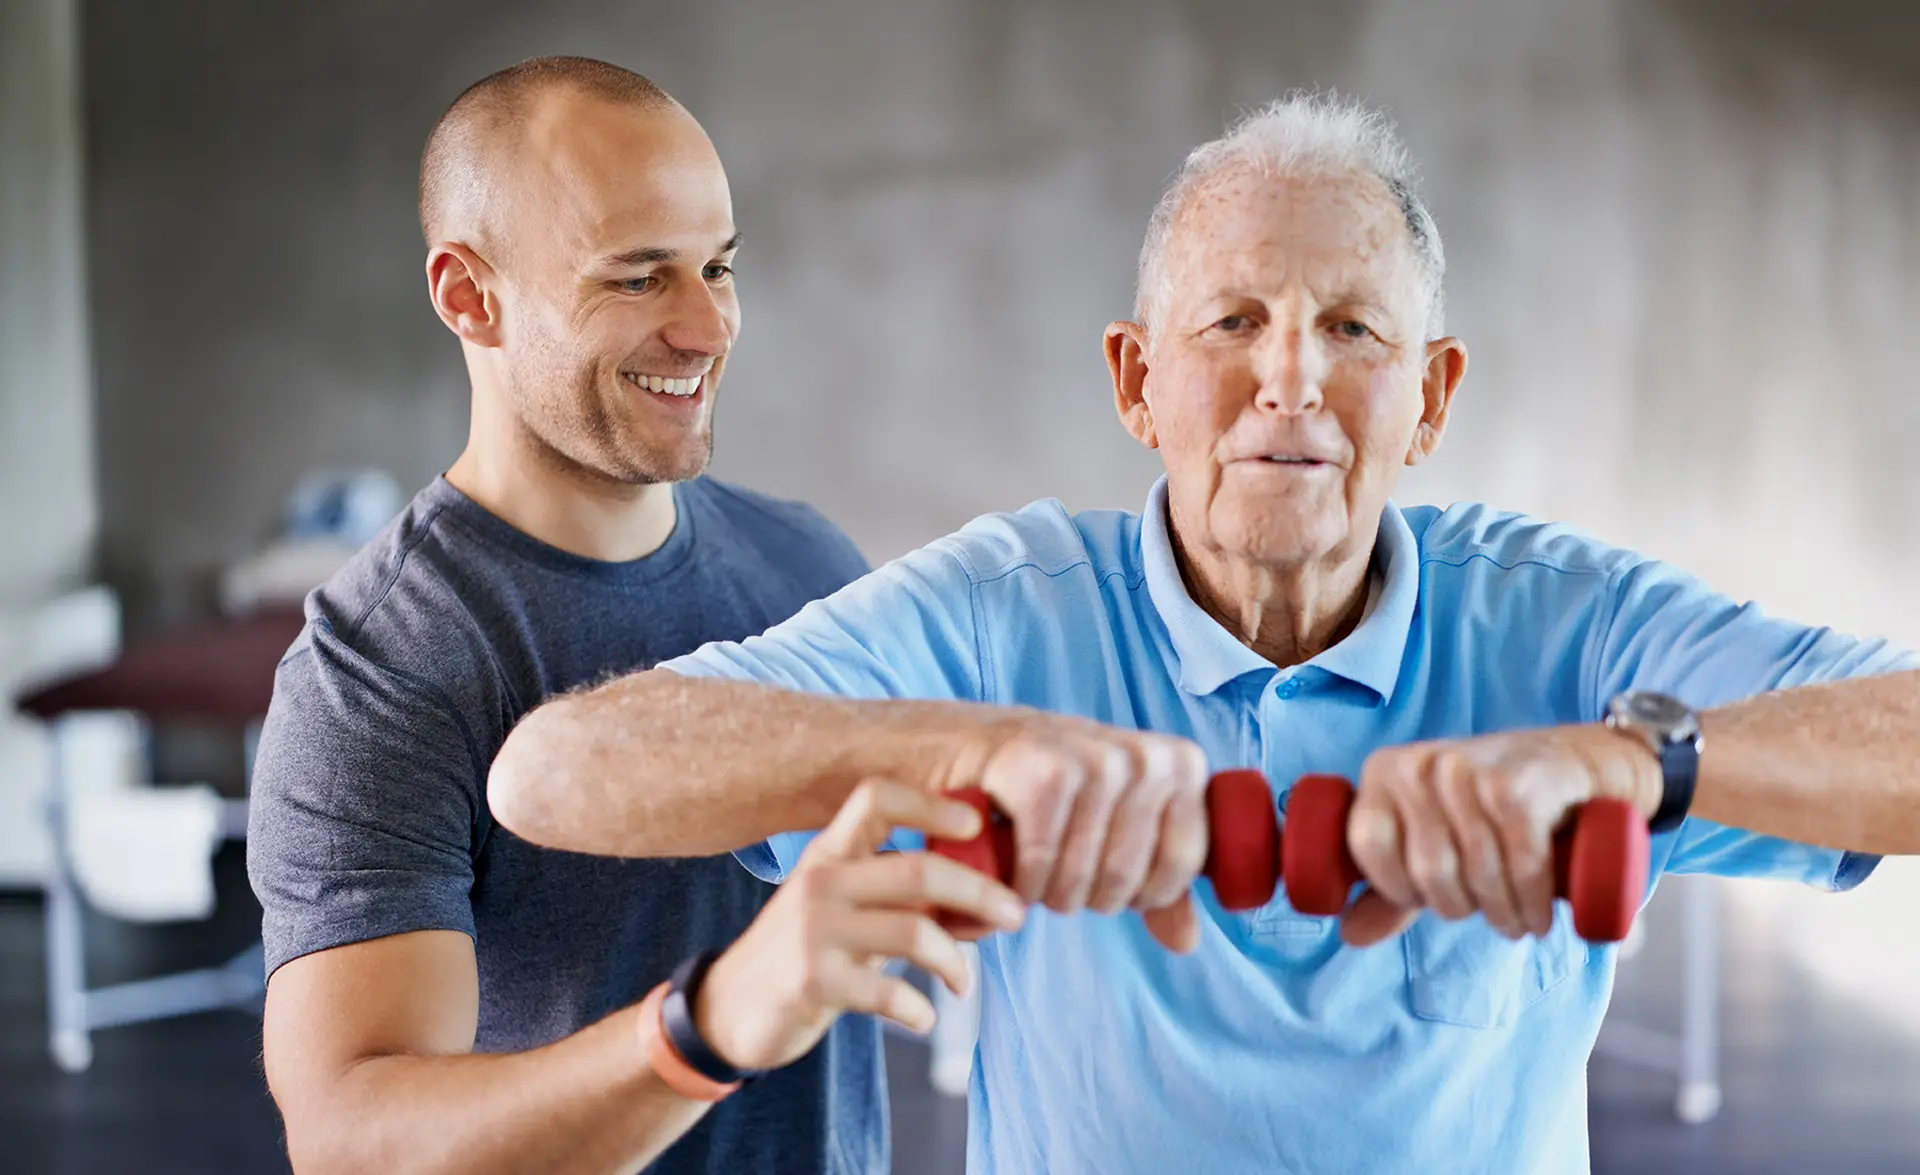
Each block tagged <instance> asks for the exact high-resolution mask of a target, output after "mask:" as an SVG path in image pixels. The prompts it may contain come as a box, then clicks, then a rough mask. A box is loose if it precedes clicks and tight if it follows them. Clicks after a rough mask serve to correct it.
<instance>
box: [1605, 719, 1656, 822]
mask: <svg viewBox="0 0 1920 1175" xmlns="http://www.w3.org/2000/svg"><path fill="white" fill-rule="evenodd" d="M1594 729H1595V730H1597V731H1600V732H1601V736H1602V737H1603V738H1604V739H1605V740H1606V741H1607V742H1608V743H1610V744H1611V745H1612V746H1613V747H1614V748H1615V749H1616V751H1617V752H1618V753H1617V754H1615V755H1612V756H1609V758H1610V759H1611V760H1612V761H1613V762H1614V764H1615V766H1614V767H1613V768H1612V770H1610V771H1607V772H1603V774H1602V779H1601V784H1600V794H1602V795H1607V796H1616V797H1618V798H1621V799H1624V800H1626V801H1627V802H1628V803H1630V804H1632V805H1633V807H1634V810H1635V811H1637V812H1639V813H1640V815H1642V816H1644V817H1646V818H1648V819H1652V817H1653V814H1654V813H1655V812H1657V811H1659V810H1660V801H1661V800H1662V798H1664V797H1665V795H1666V780H1665V778H1664V776H1663V775H1662V773H1661V770H1660V753H1659V752H1658V751H1656V750H1654V749H1653V748H1652V747H1651V746H1649V745H1648V744H1647V740H1646V739H1644V738H1642V737H1640V736H1639V735H1637V734H1635V733H1634V732H1632V731H1630V730H1621V729H1619V728H1617V727H1613V726H1608V725H1606V724H1605V723H1600V724H1598V725H1596V726H1595V727H1594Z"/></svg>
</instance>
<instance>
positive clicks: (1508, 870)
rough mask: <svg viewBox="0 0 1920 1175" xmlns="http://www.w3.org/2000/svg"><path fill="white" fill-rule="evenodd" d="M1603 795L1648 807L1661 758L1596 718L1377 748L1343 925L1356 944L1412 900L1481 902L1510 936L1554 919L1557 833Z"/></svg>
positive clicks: (1455, 909) (1442, 909) (1465, 910)
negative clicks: (1589, 722) (1362, 881)
mask: <svg viewBox="0 0 1920 1175" xmlns="http://www.w3.org/2000/svg"><path fill="white" fill-rule="evenodd" d="M1600 797H1614V798H1619V799H1624V800H1627V801H1629V802H1631V803H1632V804H1633V805H1634V806H1635V807H1636V808H1638V809H1639V810H1640V811H1641V812H1642V813H1643V814H1648V815H1650V814H1652V812H1653V811H1654V809H1655V808H1656V807H1658V806H1659V802H1660V764H1659V762H1658V761H1657V760H1656V759H1655V758H1654V757H1653V755H1652V754H1651V753H1649V751H1648V750H1647V747H1646V745H1645V744H1644V743H1642V742H1639V741H1638V740H1636V739H1634V738H1632V737H1630V736H1626V735H1622V734H1619V733H1617V732H1615V731H1612V730H1609V729H1607V728H1606V727H1604V726H1598V725H1594V726H1555V727H1546V728H1543V729H1538V730H1523V731H1515V732H1512V733H1507V734H1492V735H1484V736H1481V737H1478V738H1464V739H1446V740H1441V741H1436V742H1425V743H1410V744H1407V745H1405V746H1399V747H1388V748H1385V749H1382V750H1379V751H1376V752H1374V753H1373V755H1371V756H1370V757H1369V758H1368V759H1367V762H1366V765H1365V766H1364V767H1363V768H1362V769H1361V773H1360V794H1359V796H1358V798H1357V799H1356V800H1355V801H1354V806H1353V814H1352V816H1351V817H1350V818H1349V820H1348V823H1347V843H1348V846H1349V848H1351V850H1352V852H1353V858H1354V860H1355V862H1357V863H1358V864H1359V866H1360V869H1361V872H1363V873H1364V874H1365V875H1366V878H1367V882H1368V888H1367V889H1366V891H1365V892H1364V893H1363V894H1362V896H1361V897H1360V898H1359V899H1358V900H1356V902H1355V903H1354V906H1353V908H1352V909H1351V910H1349V911H1348V912H1347V916H1346V919H1345V921H1344V923H1343V925H1342V927H1341V933H1342V936H1343V937H1344V938H1345V939H1346V941H1347V942H1349V943H1352V944H1354V945H1356V946H1364V945H1368V944H1371V943H1376V942H1379V941H1381V940H1383V939H1386V938H1390V937H1392V936H1393V935H1395V934H1398V933H1400V932H1401V931H1402V930H1405V929H1406V928H1407V926H1408V925H1409V924H1410V923H1411V922H1412V921H1413V919H1414V917H1415V916H1416V915H1417V914H1418V912H1419V910H1420V909H1421V908H1423V907H1424V908H1427V909H1432V910H1434V911H1436V912H1438V913H1439V914H1440V915H1441V916H1442V917H1444V918H1465V917H1467V916H1469V915H1471V914H1473V913H1474V912H1476V911H1478V912H1480V913H1483V914H1485V915H1486V918H1487V921H1488V922H1489V923H1491V924H1492V925H1493V926H1494V928H1495V929H1497V930H1499V931H1500V932H1501V933H1502V934H1504V935H1507V936H1508V937H1510V938H1518V937H1520V936H1521V935H1523V934H1528V933H1532V934H1545V933H1547V931H1548V930H1549V929H1551V928H1552V925H1553V897H1554V875H1553V869H1554V861H1553V837H1554V832H1555V830H1556V829H1557V828H1558V827H1559V826H1560V825H1561V824H1562V822H1564V821H1565V820H1566V819H1567V817H1568V815H1569V814H1570V813H1571V812H1572V811H1573V810H1574V808H1576V807H1577V806H1578V805H1580V804H1582V803H1585V802H1586V801H1588V800H1591V799H1596V798H1600Z"/></svg>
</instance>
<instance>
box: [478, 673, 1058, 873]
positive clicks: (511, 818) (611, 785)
mask: <svg viewBox="0 0 1920 1175" xmlns="http://www.w3.org/2000/svg"><path fill="white" fill-rule="evenodd" d="M1018 713H1020V712H1019V711H1015V710H1011V709H1002V708H998V707H990V706H981V705H974V704H971V703H961V702H906V701H850V700H847V699H843V698H830V697H822V696H819V695H814V694H803V693H796V692H793V691H789V690H780V689H773V688H770V687H767V686H761V685H754V684H750V683H745V682H734V681H717V680H711V679H704V678H694V677H686V676H683V675H681V674H677V673H674V672H672V671H671V670H664V669H653V670H648V671H646V672H643V673H636V674H633V675H631V676H628V677H624V678H621V679H619V680H617V681H614V682H610V683H608V684H607V685H604V686H601V687H599V688H598V689H594V690H590V691H587V692H584V693H578V694H570V695H567V696H564V697H560V698H556V699H554V700H552V701H549V702H548V703H546V704H545V705H543V706H541V707H540V708H539V709H537V710H535V711H533V713H531V714H529V715H528V716H527V717H526V718H525V719H523V720H522V721H521V722H520V724H519V725H518V726H516V727H514V729H513V732H512V734H511V735H509V736H508V738H507V741H506V744H505V745H504V746H503V747H502V748H501V750H500V754H499V755H498V756H497V757H496V758H495V759H494V763H493V768H492V771H491V774H490V776H489V778H488V783H487V797H488V803H489V805H490V806H491V807H492V809H493V813H494V816H495V818H497V819H498V820H499V821H500V823H501V824H503V825H505V826H506V827H507V828H509V829H511V830H512V831H513V832H514V833H515V834H516V835H518V836H520V837H522V838H524V839H526V840H530V841H532V842H534V843H536V844H541V845H546V846H549V847H552V848H561V849H569V850H572V851H574V852H585V853H604V854H608V855H614V856H625V857H681V856H703V855H710V854H716V853H725V852H731V851H732V850H734V849H737V848H740V847H741V846H743V845H749V844H753V843H755V842H757V841H760V840H764V839H766V838H767V837H769V836H772V835H774V834H775V833H779V832H791V831H794V830H798V829H812V828H820V827H822V826H824V825H825V824H826V823H827V821H828V820H829V819H831V818H832V816H833V813H834V812H835V811H837V810H838V809H839V807H840V805H841V804H842V803H843V802H845V800H846V798H847V796H848V795H850V794H851V793H852V791H853V789H854V788H855V787H857V786H858V785H859V784H860V782H861V781H862V780H865V779H868V778H873V777H881V778H888V779H894V780H897V781H899V782H901V783H905V784H909V785H911V786H916V787H924V788H940V787H944V786H946V784H947V780H948V779H949V778H950V777H951V776H952V775H953V773H954V772H956V771H964V770H965V769H966V767H965V764H964V763H963V762H962V760H963V759H964V758H965V756H966V755H967V754H969V753H971V752H970V751H969V748H975V747H977V746H978V745H979V743H980V739H979V737H978V736H979V734H980V732H981V730H982V729H983V728H986V727H991V726H993V725H995V724H996V723H1004V722H1006V721H1007V720H1008V719H1010V718H1012V717H1014V716H1015V715H1016V714H1018Z"/></svg>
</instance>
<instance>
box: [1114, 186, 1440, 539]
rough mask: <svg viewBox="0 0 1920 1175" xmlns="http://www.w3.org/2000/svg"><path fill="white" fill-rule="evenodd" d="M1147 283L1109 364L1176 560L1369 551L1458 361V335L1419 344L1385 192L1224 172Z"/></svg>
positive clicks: (1421, 320)
mask: <svg viewBox="0 0 1920 1175" xmlns="http://www.w3.org/2000/svg"><path fill="white" fill-rule="evenodd" d="M1161 272H1162V273H1163V274H1164V275H1165V279H1166V282H1167V285H1166V287H1165V289H1164V291H1163V293H1162V296H1161V298H1160V300H1159V303H1158V305H1157V307H1156V313H1155V315H1154V321H1152V322H1151V323H1150V324H1148V330H1147V331H1142V330H1141V329H1140V328H1138V327H1132V326H1130V325H1128V324H1116V326H1115V327H1114V328H1112V329H1111V330H1110V331H1109V337H1108V356H1109V360H1110V362H1111V364H1112V366H1113V370H1114V377H1115V384H1116V390H1117V393H1118V397H1119V404H1120V411H1121V415H1122V418H1123V419H1124V420H1125V421H1126V423H1127V426H1128V429H1129V431H1131V432H1133V434H1134V435H1135V436H1136V437H1138V438H1139V439H1140V440H1141V441H1142V442H1144V443H1146V444H1148V445H1151V446H1156V447H1158V448H1159V449H1160V452H1161V456H1162V459H1163V460H1164V461H1165V463H1166V467H1167V475H1168V497H1169V506H1170V510H1171V513H1172V520H1173V524H1174V529H1175V533H1176V535H1177V536H1178V538H1179V541H1180V543H1181V545H1182V547H1183V549H1186V550H1188V551H1189V552H1193V551H1194V550H1195V549H1196V548H1198V549H1199V550H1210V551H1214V552H1217V553H1219V554H1222V555H1225V556H1227V557H1229V558H1237V559H1245V560H1251V561H1253V562H1255V563H1258V564H1261V565H1265V566H1269V567H1273V568H1275V569H1281V568H1285V567H1297V566H1301V565H1304V564H1308V563H1311V562H1315V561H1324V560H1336V561H1337V560H1344V559H1345V558H1348V557H1351V556H1353V555H1355V554H1356V553H1359V552H1362V551H1365V550H1370V549H1371V545H1372V543H1373V539H1374V536H1375V533H1376V531H1377V525H1378V522H1379V518H1380V511H1381V510H1382V508H1383V507H1384V506H1385V504H1386V500H1387V497H1388V495H1389V494H1390V493H1391V492H1392V490H1393V487H1394V485H1395V483H1396V482H1397V481H1398V479H1399V471H1400V470H1401V469H1402V468H1403V467H1404V466H1406V465H1410V464H1413V463H1415V462H1417V461H1419V460H1421V459H1422V458H1424V457H1425V456H1426V455H1427V454H1428V453H1430V452H1431V451H1432V450H1433V449H1434V447H1435V446H1436V445H1437V444H1438V442H1439V439H1440V434H1441V431H1442V429H1443V428H1444V427H1445V422H1446V409H1447V403H1448V401H1449V399H1450V397H1451V395H1452V391H1453V388H1454V386H1455V384H1456V383H1457V382H1458V379H1459V376H1460V374H1461V372H1462V371H1463V370H1464V366H1465V351H1464V349H1463V348H1461V347H1460V345H1459V344H1458V343H1457V342H1455V341H1452V340H1446V341H1442V342H1439V343H1432V344H1429V343H1428V342H1427V340H1426V337H1425V335H1426V332H1425V319H1426V309H1427V308H1426V304H1425V296H1424V290H1423V287H1422V282H1421V277H1420V273H1419V270H1418V267H1417V262H1416V260H1415V257H1414V254H1413V249H1412V244H1411V241H1410V238H1409V234H1408V231H1407V227H1406V221H1405V218H1404V216H1403V214H1402V213H1401V211H1400V209H1399V207H1398V206H1397V205H1396V204H1395V202H1394V201H1393V199H1392V197H1391V196H1390V194H1389V193H1388V192H1387V190H1386V186H1385V185H1384V184H1382V183H1381V182H1380V181H1379V180H1378V179H1376V178H1374V177H1372V176H1368V175H1364V174H1335V175H1332V176H1326V177H1319V178H1311V177H1310V178H1301V179H1288V178H1273V177H1267V176H1262V175H1260V174H1257V173H1256V172H1253V171H1251V170H1246V171H1240V172H1229V173H1226V174H1225V175H1222V176H1220V177H1218V178H1216V179H1215V180H1213V181H1212V182H1211V183H1210V184H1208V185H1207V186H1206V187H1204V188H1202V189H1201V190H1200V191H1199V192H1198V193H1196V194H1195V195H1194V196H1193V197H1192V198H1191V199H1190V200H1189V201H1188V202H1187V204H1186V206H1185V207H1184V208H1183V209H1182V210H1181V212H1180V213H1179V215H1178V216H1177V217H1176V218H1175V221H1174V224H1173V229H1172V233H1171V237H1170V239H1169V241H1168V242H1167V248H1166V253H1165V255H1164V258H1163V266H1162V271H1161Z"/></svg>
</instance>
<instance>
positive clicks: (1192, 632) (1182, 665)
mask: <svg viewBox="0 0 1920 1175" xmlns="http://www.w3.org/2000/svg"><path fill="white" fill-rule="evenodd" d="M1140 559H1141V564H1142V566H1143V568H1144V570H1145V571H1146V577H1147V593H1148V595H1149V596H1150V597H1151V598H1152V600H1153V606H1154V609H1155V610H1156V611H1157V612H1159V613H1160V619H1161V621H1162V622H1163V623H1164V624H1165V625H1166V626H1167V635H1168V637H1169V639H1171V640H1172V642H1173V651H1174V655H1175V657H1176V658H1177V659H1178V661H1179V665H1178V675H1179V682H1180V688H1181V689H1183V690H1185V691H1186V692H1188V693H1190V694H1198V695H1205V694H1211V693H1213V692H1214V691H1215V690H1218V689H1219V688H1220V687H1221V686H1223V685H1225V684H1226V683H1227V682H1229V681H1232V680H1233V679H1234V678H1236V677H1241V676H1243V675H1245V674H1248V673H1256V672H1262V671H1266V672H1271V671H1272V670H1273V668H1274V666H1273V662H1271V661H1269V660H1267V659H1266V658H1265V657H1262V656H1260V655H1259V654H1258V653H1255V652H1254V651H1253V650H1252V649H1249V648H1248V647H1247V646H1245V645H1243V644H1241V643H1240V641H1239V639H1238V638H1236V637H1235V636H1234V635H1233V634H1232V633H1231V632H1228V631H1227V630H1226V628H1225V627H1223V626H1222V625H1221V624H1220V623H1219V622H1218V621H1216V620H1215V619H1214V618H1213V617H1211V616H1209V615H1207V613H1206V611H1205V610H1204V609H1202V608H1201V607H1200V605H1199V604H1197V603H1195V602H1194V600H1193V596H1192V595H1191V594H1189V593H1188V591H1187V585H1186V582H1185V581H1184V580H1183V579H1182V578H1181V577H1180V565H1179V563H1178V562H1177V561H1176V560H1175V559H1174V555H1173V538H1172V535H1171V534H1170V533H1169V531H1168V513H1167V479H1166V478H1165V477H1164V476H1163V477H1161V478H1160V480H1159V481H1156V482H1155V483H1153V490H1152V492H1150V493H1149V494H1148V495H1147V506H1146V510H1145V511H1144V512H1143V513H1142V515H1141V517H1140ZM1374 567H1375V569H1376V570H1377V571H1378V572H1379V573H1380V575H1381V576H1382V579H1383V585H1382V587H1381V590H1380V599H1379V602H1378V603H1377V604H1376V605H1375V606H1374V608H1373V610H1372V612H1370V613H1369V614H1368V615H1367V616H1366V617H1365V618H1364V619H1363V620H1361V622H1360V625H1359V627H1357V628H1355V629H1354V630H1353V632H1352V633H1350V634H1348V636H1347V639H1345V640H1343V641H1341V642H1340V643H1339V644H1337V645H1335V646H1333V647H1332V648H1331V649H1328V650H1326V651H1325V652H1323V653H1321V654H1320V655H1319V656H1317V657H1315V658H1313V659H1312V660H1311V661H1308V662H1307V664H1308V665H1311V666H1313V667H1315V668H1317V669H1319V670H1321V671H1323V672H1326V673H1331V674H1333V675H1335V676H1337V677H1341V678H1345V679H1346V680H1348V681H1351V682H1354V683H1356V684H1358V685H1361V686H1364V687H1365V688H1366V689H1368V690H1370V691H1371V692H1372V693H1374V694H1375V695H1377V696H1378V697H1379V698H1380V700H1381V701H1382V702H1390V701H1392V700H1393V687H1394V683H1395V682H1397V681H1399V679H1400V664H1401V661H1402V659H1403V658H1404V657H1405V656H1406V651H1407V639H1408V634H1409V633H1411V632H1412V630H1413V612H1414V606H1415V604H1416V603H1417V602H1418V600H1419V596H1420V552H1419V548H1418V546H1417V544H1416V543H1415V542H1414V538H1413V530H1412V528H1410V527H1409V526H1408V525H1407V520H1406V518H1405V517H1404V516H1402V515H1401V513H1400V508H1399V507H1398V506H1395V505H1394V504H1393V503H1392V502H1389V503H1387V508H1386V509H1385V510H1383V511H1382V512H1381V514H1380V531H1379V536H1378V537H1377V538H1376V539H1375V541H1374Z"/></svg>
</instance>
